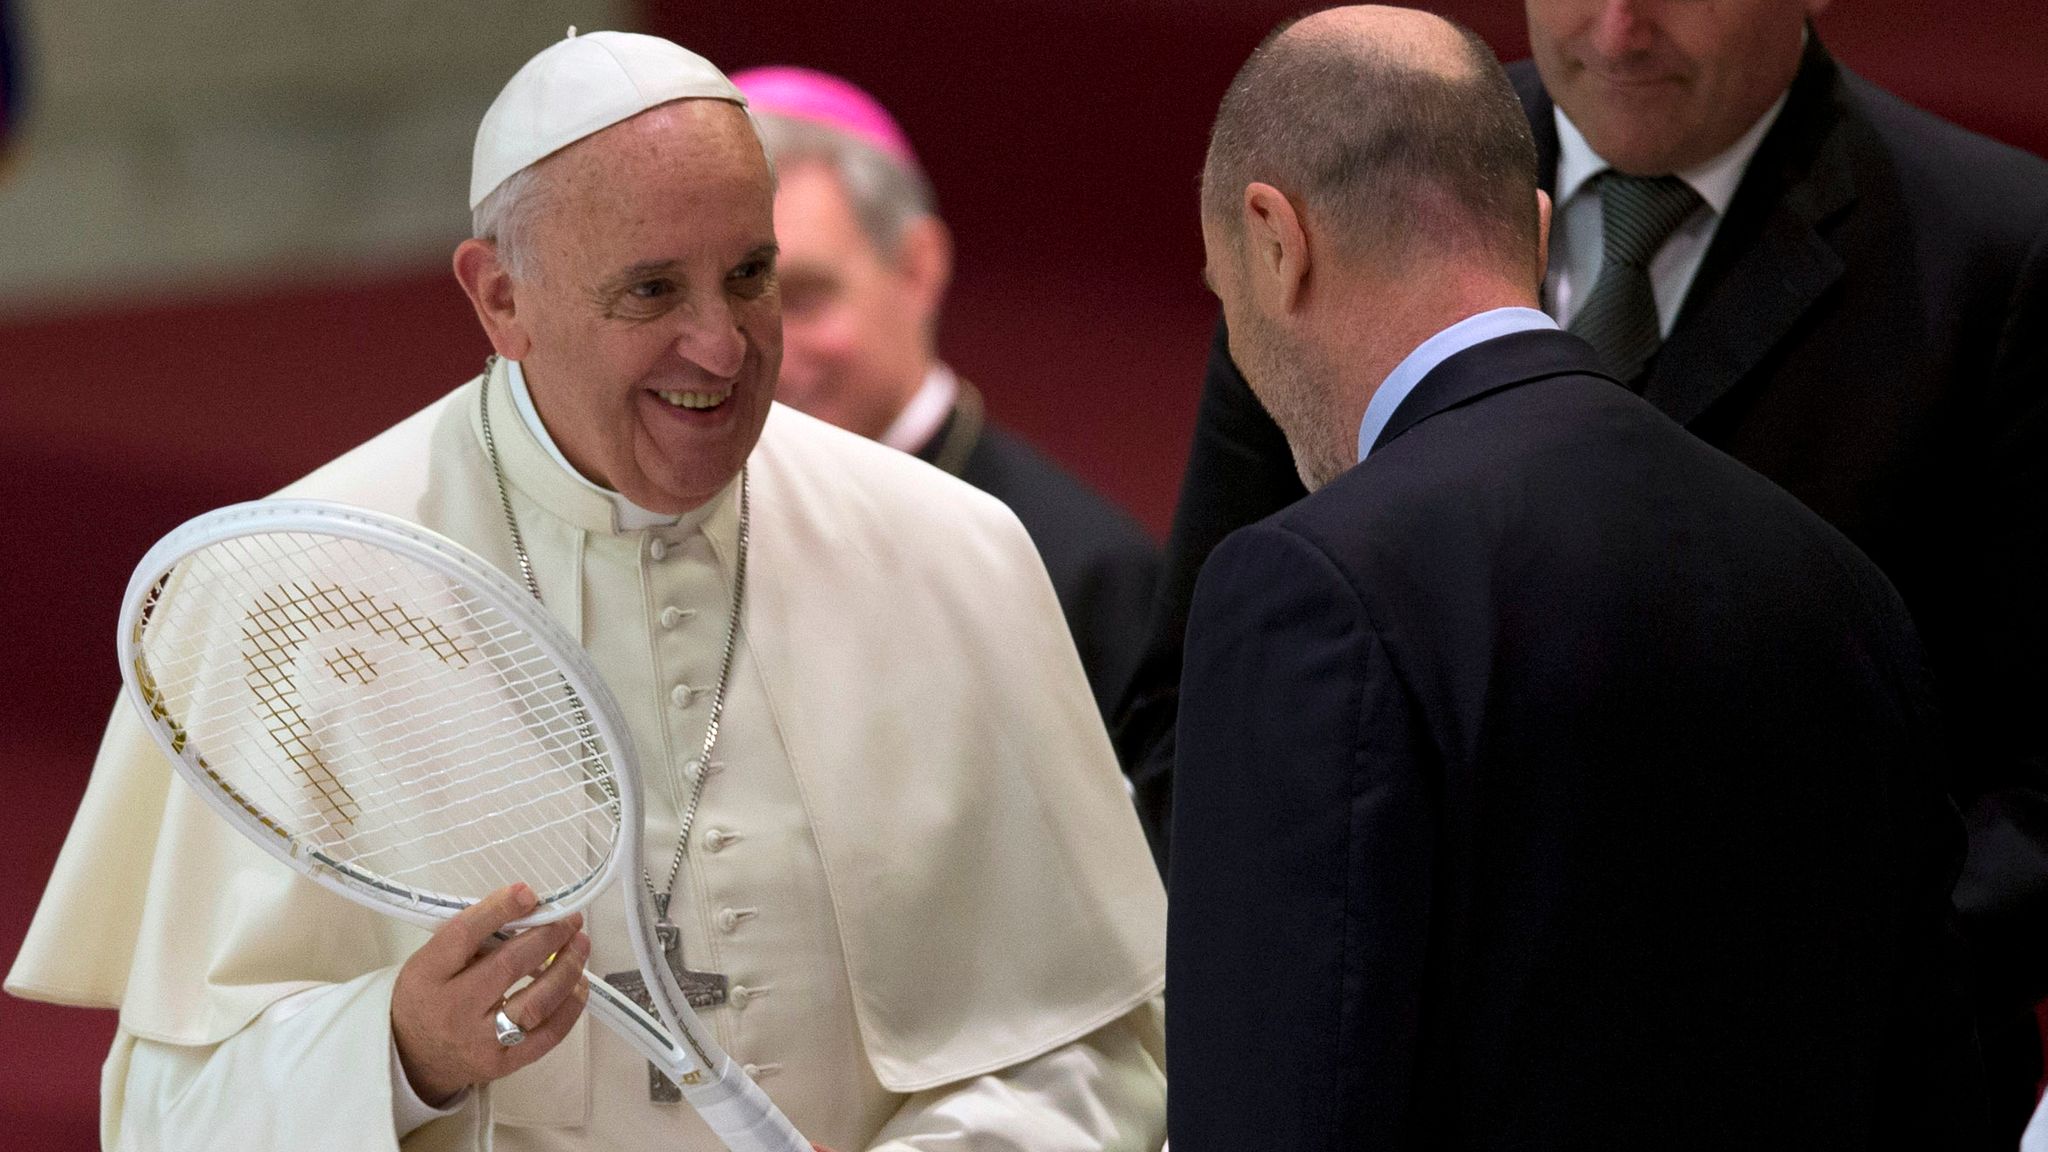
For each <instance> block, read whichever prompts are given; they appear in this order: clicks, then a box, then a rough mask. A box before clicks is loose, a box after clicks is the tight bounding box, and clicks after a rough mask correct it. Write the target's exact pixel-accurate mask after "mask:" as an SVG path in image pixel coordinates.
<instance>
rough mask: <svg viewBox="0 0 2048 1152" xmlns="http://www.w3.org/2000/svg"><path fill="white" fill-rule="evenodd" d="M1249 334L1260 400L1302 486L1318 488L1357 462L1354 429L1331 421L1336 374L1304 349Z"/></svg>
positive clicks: (1264, 335)
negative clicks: (1256, 363) (1284, 439)
mask: <svg viewBox="0 0 2048 1152" xmlns="http://www.w3.org/2000/svg"><path fill="white" fill-rule="evenodd" d="M1251 336H1252V339H1251V340H1250V341H1249V344H1250V348H1251V350H1252V351H1253V357H1250V358H1255V359H1257V360H1258V361H1259V362H1260V363H1259V371H1260V378H1261V380H1262V381H1263V382H1264V387H1263V388H1262V389H1260V390H1259V392H1258V393H1257V394H1258V397H1259V402H1260V403H1261V404H1263V405H1265V408H1266V414H1267V415H1269V416H1271V417H1272V418H1273V423H1275V424H1278V425H1279V426H1280V431H1281V434H1282V435H1284V436H1286V437H1287V447H1288V450H1289V451H1290V452H1291V453H1292V454H1293V456H1294V472H1295V475H1297V476H1299V477H1301V486H1302V487H1304V488H1306V489H1308V490H1309V491H1310V492H1315V491H1318V490H1320V489H1321V488H1322V487H1323V486H1324V485H1325V484H1328V483H1329V482H1330V481H1332V480H1335V479H1336V478H1337V477H1339V476H1342V475H1343V474H1344V473H1345V472H1347V471H1350V469H1351V466H1352V465H1354V464H1356V463H1358V455H1357V437H1358V430H1357V429H1356V428H1352V429H1345V428H1341V427H1338V426H1337V422H1336V420H1335V416H1336V413H1337V411H1338V407H1339V406H1338V404H1337V387H1336V380H1337V374H1336V373H1335V372H1333V371H1331V370H1330V367H1329V366H1328V365H1326V364H1323V363H1321V362H1320V361H1319V360H1318V359H1317V357H1316V356H1315V355H1314V354H1313V353H1312V352H1311V351H1310V350H1309V349H1307V348H1301V347H1295V348H1288V349H1284V350H1283V349H1281V348H1280V347H1279V346H1278V343H1279V342H1278V341H1276V340H1274V339H1273V336H1272V334H1271V333H1269V332H1265V331H1255V332H1253V333H1252V334H1251ZM1247 378H1248V379H1249V377H1247Z"/></svg>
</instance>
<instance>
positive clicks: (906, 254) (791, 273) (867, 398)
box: [775, 160, 944, 438]
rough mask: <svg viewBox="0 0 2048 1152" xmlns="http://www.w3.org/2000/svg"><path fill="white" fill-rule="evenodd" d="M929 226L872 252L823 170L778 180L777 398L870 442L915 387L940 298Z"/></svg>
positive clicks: (816, 164)
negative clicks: (889, 249)
mask: <svg viewBox="0 0 2048 1152" xmlns="http://www.w3.org/2000/svg"><path fill="white" fill-rule="evenodd" d="M937 228H938V221H936V220H932V219H929V218H927V219H925V220H921V221H918V222H916V223H914V224H912V225H911V227H910V228H909V229H907V230H906V232H905V235H904V237H903V241H902V244H901V245H900V249H901V250H900V251H898V252H896V253H893V254H888V253H884V252H882V251H881V250H880V249H878V248H876V247H875V245H874V243H873V241H871V240H870V239H869V238H868V235H867V233H866V232H865V231H863V230H862V228H861V226H860V220H859V218H858V217H857V216H855V215H854V210H853V203H852V201H851V200H850V199H849V198H848V197H847V194H846V189H845V186H844V185H843V184H841V182H840V180H839V177H838V175H837V174H836V173H835V172H833V170H832V169H831V167H830V166H829V165H827V164H825V163H824V162H821V161H815V160H813V161H799V162H797V163H795V164H793V165H790V166H788V167H787V168H785V170H784V171H783V172H782V173H781V187H780V189H779V190H778V191H777V192H776V195H775V235H776V240H777V241H778V242H779V243H780V244H781V247H782V257H781V271H780V280H781V289H782V336H783V360H782V382H781V398H782V401H783V402H784V403H785V404H789V405H791V406H793V407H796V408H798V409H801V410H802V411H804V412H808V413H809V414H811V415H813V416H816V417H818V418H819V419H821V420H826V421H829V422H830V423H833V424H837V425H838V426H840V427H841V428H845V429H847V430H849V431H852V432H858V433H860V434H861V435H863V436H867V437H870V438H873V437H878V436H880V435H881V434H882V433H883V432H884V431H885V430H887V429H888V427H889V425H890V423H891V422H892V421H894V420H895V419H896V415H897V413H898V412H900V411H902V409H903V406H904V405H905V404H907V403H908V402H909V401H910V398H911V396H913V395H915V394H916V392H917V389H918V386H919V385H920V384H921V383H923V381H924V376H925V371H926V369H927V368H928V366H929V364H930V359H931V343H930V342H931V327H932V322H933V319H934V317H935V316H936V314H937V311H938V305H939V298H940V295H941V293H942V292H943V290H944V274H943V270H942V269H935V268H934V267H933V266H932V262H933V260H934V259H936V255H935V254H934V253H933V252H931V251H928V250H927V249H928V248H929V247H930V245H931V244H933V243H934V242H939V243H942V242H943V241H942V240H941V241H935V239H934V235H933V230H935V229H937Z"/></svg>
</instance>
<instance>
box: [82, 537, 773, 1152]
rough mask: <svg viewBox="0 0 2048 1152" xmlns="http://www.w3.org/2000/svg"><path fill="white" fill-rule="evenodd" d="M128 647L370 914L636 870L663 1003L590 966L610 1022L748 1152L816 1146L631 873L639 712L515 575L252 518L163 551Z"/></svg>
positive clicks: (635, 939)
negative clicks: (673, 963)
mask: <svg viewBox="0 0 2048 1152" xmlns="http://www.w3.org/2000/svg"><path fill="white" fill-rule="evenodd" d="M119 648H120V659H121V680H122V684H123V686H124V688H125V690H126V693H127V695H128V698H129V699H130V700H131V701H132V702H133V703H134V705H135V707H136V709H137V710H138V711H139V712H140V713H141V715H142V718H143V720H144V722H145V723H146V725H147V726H148V728H149V730H150V733H151V735H152V736H154V737H155V739H156V742H157V743H158V745H160V746H161V747H162V748H163V749H164V751H165V753H167V754H168V755H169V756H170V759H171V763H172V765H173V766H174V767H176V769H177V770H178V773H179V774H180V775H181V776H183V777H184V778H185V780H186V782H187V783H189V784H190V785H191V786H192V787H193V788H194V789H196V790H197V791H198V793H199V794H200V795H201V796H202V797H204V798H205V799H206V801H207V802H208V803H209V804H211V805H212V806H213V808H214V809H215V810H216V811H218V812H219V813H220V814H221V815H222V816H225V817H226V818H227V820H228V822H229V823H230V824H232V825H234V826H235V827H236V828H238V829H240V830H241V831H242V833H243V834H244V835H246V836H248V837H249V839H251V840H253V841H255V842H256V843H257V844H258V845H260V846H261V847H262V848H263V849H264V850H266V851H268V852H269V853H270V854H271V855H273V856H275V857H277V858H278V859H279V860H282V861H284V862H285V863H286V864H289V865H290V866H292V867H293V868H295V869H297V870H298V871H299V872H300V873H301V874H303V875H305V876H307V877H308V878H310V879H312V880H313V881H315V882H316V883H318V884H320V885H322V886H324V887H326V888H328V889H329V890H331V891H334V892H338V893H340V894H341V895H343V896H345V897H347V898H349V899H351V900H354V901H355V902H356V903H358V904H361V905H364V906H365V907H368V908H371V909H373V910H375V911H378V912H382V913H384V914H386V915H390V916H394V917H397V918H399V919H401V920H405V921H408V922H411V923H414V924H418V925H420V926H422V927H425V928H428V929H429V930H431V929H433V928H435V927H437V926H438V925H439V924H441V923H442V922H444V921H446V920H448V919H449V918H451V917H453V916H454V915H455V914H456V913H458V912H460V911H461V910H462V909H464V908H467V907H469V906H470V905H471V904H474V903H476V902H477V901H478V900H479V899H481V898H482V897H483V896H485V895H486V894H488V893H490V892H492V891H494V890H496V889H498V888H501V887H503V886H505V885H507V884H511V883H513V882H515V881H518V882H524V883H526V884H527V885H528V886H529V887H531V888H532V889H533V892H534V895H535V896H536V897H537V898H538V900H539V904H538V906H537V907H536V908H535V909H534V911H533V913H532V914H531V915H528V916H526V917H524V918H522V919H520V920H517V921H515V922H513V923H512V924H510V925H508V926H507V927H506V931H507V932H511V931H514V930H517V929H521V928H527V927H531V926H533V925H536V924H543V923H548V922H551V921H554V920H558V919H560V918H562V917H564V916H567V915H569V914H570V913H572V912H575V911H578V910H580V909H582V908H583V907H585V906H587V905H588V904H589V903H590V902H591V901H592V900H593V899H594V898H596V896H597V895H598V893H600V892H602V891H603V890H604V888H605V886H606V884H607V883H609V882H610V880H611V879H612V876H613V874H614V872H615V871H617V870H618V868H619V867H620V864H619V862H620V861H621V860H624V861H626V864H625V867H626V869H627V874H628V877H629V880H628V882H626V883H622V884H621V885H620V888H621V890H622V891H624V892H625V893H626V899H625V904H626V923H627V927H628V936H629V938H630V940H631V942H632V947H633V958H634V960H635V962H636V963H637V964H638V965H639V969H640V974H641V976H642V978H643V979H644V980H645V981H646V987H647V991H648V993H649V994H650V996H651V998H652V1000H653V1001H654V1005H655V1009H656V1012H657V1015H654V1016H650V1015H649V1014H648V1013H646V1012H645V1011H642V1010H641V1008H640V1007H639V1006H638V1005H637V1004H635V1003H634V1002H633V1001H632V1000H630V999H628V998H626V996H625V995H624V994H622V993H620V992H619V991H618V990H616V989H614V988H613V987H612V986H611V985H609V984H607V983H605V982H604V981H603V980H602V979H600V978H598V977H597V976H595V975H593V974H588V973H586V978H587V980H588V982H589V985H590V992H591V996H590V1000H589V1002H588V1006H589V1008H590V1010H591V1014H592V1015H593V1016H595V1017H596V1018H597V1019H598V1020H599V1021H601V1022H602V1023H604V1024H606V1025H607V1026H609V1027H610V1028H612V1029H613V1030H614V1031H616V1032H617V1033H618V1034H619V1035H620V1036H622V1037H623V1038H624V1039H625V1040H626V1041H627V1043H629V1044H631V1045H632V1047H633V1048H634V1049H635V1050H636V1051H638V1052H639V1053H640V1054H641V1055H642V1056H644V1057H646V1058H647V1059H648V1060H650V1061H652V1062H654V1063H655V1064H656V1065H657V1066H659V1067H660V1068H661V1069H662V1070H663V1071H664V1072H666V1073H667V1075H668V1076H669V1078H670V1079H671V1080H674V1081H675V1082H676V1083H677V1084H678V1085H679V1086H680V1087H681V1089H682V1093H683V1097H684V1099H685V1100H687V1101H689V1103H690V1104H691V1105H692V1106H693V1107H695V1108H696V1110H697V1112H698V1114H699V1115H701V1116H702V1117H703V1119H704V1121H705V1123H706V1124H707V1125H708V1126H709V1127H710V1128H711V1130H712V1131H713V1132H715V1133H717V1135H718V1136H719V1138H720V1139H722V1140H724V1141H725V1144H726V1147H728V1148H730V1149H732V1152H809V1150H810V1145H809V1144H808V1143H806V1142H805V1141H804V1139H803V1138H802V1137H801V1136H799V1135H798V1134H797V1131H796V1129H795V1127H793V1126H792V1125H791V1124H790V1122H789V1121H788V1120H787V1119H786V1118H784V1117H783V1115H782V1113H781V1112H780V1111H779V1110H778V1109H777V1108H776V1107H775V1105H774V1104H773V1103H772V1102H771V1101H770V1100H769V1099H768V1097H767V1095H766V1094H765V1093H763V1092H762V1091H761V1089H760V1088H759V1087H758V1086H757V1085H755V1084H754V1082H753V1081H752V1080H750V1079H748V1077H747V1075H746V1073H745V1072H743V1071H741V1070H740V1068H739V1066H738V1065H736V1064H734V1063H733V1061H732V1060H731V1058H729V1057H728V1056H727V1055H726V1054H725V1052H724V1051H722V1050H721V1049H720V1048H719V1047H718V1045H717V1043H716V1041H715V1040H714V1039H713V1038H712V1036H711V1034H710V1032H709V1030H708V1029H706V1028H705V1027H704V1026H703V1025H702V1024H701V1023H700V1022H699V1020H698V1019H697V1016H696V1013H695V1012H693V1011H692V1010H691V1008H690V1006H689V1003H688V1001H687V1000H685V999H684V995H683V991H682V989H681V988H680V987H679V986H678V985H677V983H676V978H675V975H674V973H673V972H672V971H671V970H670V969H669V966H668V965H667V964H666V963H665V962H664V961H663V958H662V951H661V946H660V944H659V942H658V938H657V936H656V934H655V931H654V924H655V916H654V909H653V906H652V903H651V901H650V898H649V896H648V893H647V892H646V890H645V889H644V888H643V887H642V886H641V885H639V884H637V883H633V882H631V881H630V876H631V872H632V870H633V869H636V868H638V867H639V864H640V861H641V859H642V855H641V829H640V772H639V768H638V764H637V762H636V760H635V759H634V756H633V750H632V744H631V741H630V738H629V736H628V734H627V729H626V726H625V723H624V721H623V719H622V718H621V717H620V714H619V707H618V703H617V702H616V701H615V700H613V698H612V694H611V693H610V691H608V690H607V689H606V688H605V685H604V682H603V680H602V679H601V678H600V677H599V676H598V673H597V670H596V668H595V667H594V666H592V664H591V662H590V658H589V656H588V655H586V654H585V653H584V651H583V649H582V648H581V647H580V646H578V645H577V643H576V642H575V641H574V640H573V639H571V638H570V636H569V634H568V633H567V632H566V631H564V630H563V629H562V627H561V625H560V624H558V623H556V621H555V620H554V619H553V618H552V617H550V616H549V615H548V614H547V613H546V612H545V611H544V610H543V609H542V608H541V606H540V604H539V603H538V602H537V601H535V600H534V599H533V598H532V597H531V596H529V595H527V594H526V592H524V591H523V590H521V589H520V588H519V586H518V585H516V584H514V583H513V582H512V581H511V580H510V579H509V578H507V577H506V576H505V575H504V574H502V573H500V572H499V571H498V570H497V569H495V568H492V567H491V566H490V565H489V564H486V563H485V562H484V561H482V560H481V559H479V558H477V557H476V556H475V555H473V554H472V553H470V552H469V551H468V550H466V549H464V548H463V547H462V546H461V545H459V544H456V543H455V542H453V541H451V540H448V539H446V538H445V537H442V536H440V535H438V534H436V533H433V532H430V531H428V530H426V529H424V528H421V527H419V526H418V525H415V524H410V523H407V522H405V521H403V520H399V519H396V518H394V517H390V516H384V515H381V514H378V513H373V512H368V511H365V510H362V509H357V508H351V507H348V506H345V505H340V504H332V503H326V502H321V501H310V500H265V501H256V502H254V503H248V504H237V505H233V506H231V507H227V508H222V509H219V510H217V511H214V512H209V513H207V514H205V515H203V516H200V517H197V518H196V519H193V520H191V521H188V522H187V523H185V524H183V525H182V526H180V527H178V528H177V529H176V530H174V531H172V532H171V533H170V534H169V535H168V536H165V537H164V538H163V539H162V540H160V541H158V542H157V544H156V546H155V547H153V548H151V549H150V550H149V553H148V554H147V555H146V556H144V557H143V559H142V563H141V564H140V565H139V566H138V567H137V568H136V570H135V575H134V576H133V578H131V579H130V580H129V583H128V592H127V597H126V600H125V601H124V603H123V606H122V610H121V623H120V633H119ZM675 1037H680V1038H681V1041H682V1042H681V1043H677V1042H676V1040H675V1039H673V1038H675Z"/></svg>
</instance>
